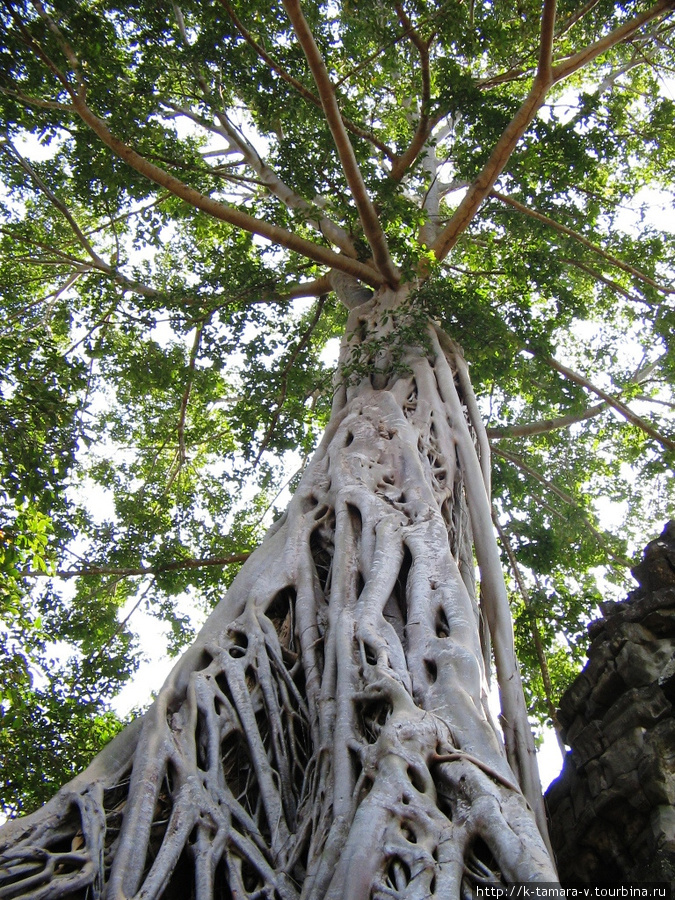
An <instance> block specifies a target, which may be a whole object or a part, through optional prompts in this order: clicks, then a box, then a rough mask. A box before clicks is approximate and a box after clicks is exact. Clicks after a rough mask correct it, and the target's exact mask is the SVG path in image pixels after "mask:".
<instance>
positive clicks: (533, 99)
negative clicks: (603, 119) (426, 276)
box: [431, 0, 555, 260]
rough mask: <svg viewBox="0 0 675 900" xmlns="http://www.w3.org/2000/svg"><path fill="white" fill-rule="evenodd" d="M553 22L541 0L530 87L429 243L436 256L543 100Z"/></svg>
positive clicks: (551, 5) (469, 215) (548, 0)
mask: <svg viewBox="0 0 675 900" xmlns="http://www.w3.org/2000/svg"><path fill="white" fill-rule="evenodd" d="M554 24H555V0H544V9H543V12H542V17H541V32H540V41H539V48H540V49H539V65H538V67H537V73H536V75H535V77H534V81H533V82H532V87H531V88H530V91H529V93H528V95H527V97H526V98H525V100H524V101H523V103H522V104H521V106H520V109H519V110H518V112H517V113H516V114H515V116H514V117H513V119H511V121H510V122H509V124H508V125H507V126H506V128H505V129H504V131H503V133H502V136H501V137H500V138H499V140H498V141H497V143H496V144H495V146H494V149H493V151H492V153H491V154H490V158H489V159H488V161H487V163H486V164H485V165H484V166H483V169H482V171H481V172H480V174H479V175H478V177H477V178H476V179H475V181H474V182H473V184H472V185H471V187H470V188H469V190H468V191H467V192H466V194H465V195H464V198H463V199H462V201H461V203H460V204H459V206H458V207H457V209H456V210H455V212H454V214H453V215H452V217H451V219H450V221H449V222H448V224H447V225H446V227H445V228H444V229H443V231H442V232H441V234H440V235H439V236H438V238H437V239H436V241H435V242H434V244H433V245H432V248H431V249H432V250H433V252H434V254H435V256H436V259H438V260H442V259H444V258H445V257H446V256H447V255H448V253H449V252H450V251H451V250H452V248H453V247H454V246H455V244H456V243H457V241H458V240H459V237H460V235H461V234H462V233H463V232H464V231H465V230H466V229H467V228H468V227H469V225H470V224H471V222H472V221H473V218H474V216H475V215H476V213H477V212H478V209H479V207H480V206H481V204H482V203H483V201H484V200H485V198H486V197H487V196H488V194H489V193H490V191H491V190H492V188H493V187H494V184H495V182H496V181H497V179H498V178H499V176H500V174H501V173H502V171H503V169H504V166H505V165H506V163H507V162H508V161H509V159H510V157H511V154H512V153H513V151H514V150H515V148H516V144H517V143H518V141H519V140H520V139H521V137H522V136H523V135H524V134H525V131H526V130H527V127H528V126H529V124H530V122H531V121H532V120H533V119H534V117H535V115H536V113H537V110H538V109H539V107H540V106H541V105H542V103H543V102H544V98H545V97H546V94H547V93H548V90H549V88H550V87H551V85H552V84H553V80H554V79H553V70H552V66H551V52H552V40H553V27H554Z"/></svg>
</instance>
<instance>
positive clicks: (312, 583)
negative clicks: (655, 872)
mask: <svg viewBox="0 0 675 900" xmlns="http://www.w3.org/2000/svg"><path fill="white" fill-rule="evenodd" d="M368 309H369V307H368V304H366V305H365V306H363V307H359V308H357V309H356V310H354V311H352V314H351V315H352V320H353V321H352V322H351V325H350V326H349V327H348V333H349V334H350V335H351V342H352V343H351V345H350V344H349V343H346V344H345V347H346V350H343V353H346V352H353V344H354V342H355V341H358V340H359V338H358V335H359V334H363V333H364V328H363V327H361V330H360V331H359V327H358V326H359V325H361V326H363V323H364V321H366V320H367V317H368V315H369V311H368ZM429 334H430V337H429V348H430V349H428V351H427V350H425V351H424V352H420V351H415V352H414V351H413V350H411V352H410V354H409V359H408V361H407V363H406V366H405V367H401V366H399V367H398V371H396V372H393V371H392V372H390V373H389V374H387V372H386V367H381V372H384V374H380V376H379V377H378V378H375V377H369V378H366V377H364V378H362V379H361V380H360V381H358V382H353V383H350V384H346V385H344V384H343V386H342V387H341V388H340V389H339V390H338V391H337V393H336V400H335V405H334V411H333V416H332V419H331V423H330V425H329V427H328V431H327V433H326V435H325V437H324V440H323V442H322V443H321V445H320V447H319V448H318V450H317V452H316V454H315V456H314V458H313V460H312V462H311V463H310V464H309V466H308V467H307V469H306V471H305V474H304V476H303V478H302V481H301V484H300V486H299V487H298V489H297V491H296V493H295V495H294V496H293V499H292V501H291V503H290V506H289V508H288V510H287V512H286V514H285V515H284V517H283V518H282V519H281V520H280V521H279V522H278V523H277V524H276V525H275V526H273V528H272V529H271V530H270V532H269V533H268V535H267V537H266V538H265V540H264V542H263V544H262V545H261V547H260V548H259V549H258V550H257V551H256V552H255V553H254V554H253V556H252V557H251V558H250V559H249V560H248V562H247V563H246V565H245V566H244V567H243V569H242V571H241V573H240V575H239V576H238V577H237V579H236V580H235V582H234V584H233V586H232V587H231V589H230V591H229V592H228V594H227V596H226V597H225V598H224V599H223V600H222V602H221V603H220V605H219V606H218V607H217V608H216V610H215V611H214V612H213V614H212V615H211V617H210V618H209V620H208V621H207V623H206V625H205V626H204V628H203V630H202V632H201V634H200V636H199V637H198V638H197V641H196V643H195V644H194V646H193V647H192V648H191V649H190V650H189V651H188V652H187V653H186V654H185V656H184V657H183V658H182V659H181V661H180V662H179V663H178V664H177V666H176V668H175V669H174V671H173V672H172V674H171V675H170V677H169V679H168V681H167V682H166V684H165V685H164V687H163V688H162V690H161V692H160V694H159V696H158V698H157V700H156V702H155V703H154V705H153V706H152V707H151V709H150V710H149V712H148V713H147V714H146V715H145V716H144V717H143V719H140V720H138V721H137V722H136V723H134V725H132V726H130V727H129V728H127V729H126V731H124V732H122V734H121V735H119V736H118V737H117V738H116V739H115V740H114V741H113V742H112V744H110V745H109V746H108V747H107V748H106V749H105V750H104V751H103V753H101V754H100V755H99V756H98V757H97V758H96V759H95V760H94V762H93V763H92V765H91V766H90V767H89V768H88V769H87V770H86V771H85V772H83V773H82V774H81V775H78V776H77V777H76V778H75V779H74V780H73V781H71V782H70V783H69V784H68V785H66V786H65V787H64V788H62V789H61V791H60V792H59V793H58V794H57V795H56V796H55V797H54V798H53V799H52V800H51V801H50V802H49V803H48V804H47V805H46V806H45V807H43V809H41V810H39V811H38V812H36V813H34V814H32V815H31V816H28V817H27V818H25V819H22V820H17V821H15V822H11V823H9V824H8V825H6V826H5V828H4V829H3V830H2V833H1V840H0V853H1V856H0V897H1V898H3V900H4V898H17V900H18V898H31V900H52V898H54V900H55V898H62V897H73V898H75V897H77V898H92V900H94V898H99V897H105V898H108V900H121V898H138V900H141V898H143V900H152V898H192V897H194V898H198V900H211V898H223V900H230V898H232V900H234V898H237V900H239V898H246V900H263V898H265V900H298V898H303V900H319V898H322V900H323V898H326V900H328V898H330V900H333V898H335V900H337V898H341V900H389V898H401V900H403V898H406V900H408V898H409V900H413V898H419V900H421V898H428V897H438V898H443V900H449V898H456V897H468V896H471V895H474V894H475V893H476V888H477V887H480V886H484V885H488V884H499V883H508V882H513V881H537V880H538V881H549V882H550V881H555V879H556V876H555V872H554V869H553V867H552V864H551V862H550V859H549V855H548V852H547V850H546V847H545V844H544V841H543V839H542V837H541V836H540V833H539V829H538V827H537V823H536V817H537V815H540V810H539V809H536V810H535V811H534V812H533V809H532V807H533V806H535V804H536V803H537V795H538V783H537V780H536V771H534V770H533V768H532V752H533V748H532V746H531V736H530V737H528V735H529V729H528V726H527V721H526V717H525V710H524V703H523V701H522V691H521V690H520V683H519V680H518V676H517V668H516V666H515V659H514V656H513V644H512V637H511V631H510V624H509V620H508V611H507V610H506V609H505V605H506V595H505V592H504V589H503V583H502V585H501V587H500V585H499V578H500V576H498V575H497V574H495V554H496V552H497V551H496V545H495V547H494V550H493V549H492V545H493V544H494V538H493V537H492V533H491V532H492V530H491V526H490V509H489V500H488V493H489V484H488V481H489V479H488V476H487V470H488V465H487V460H486V458H485V457H486V451H485V441H484V440H483V438H482V433H481V430H480V429H481V426H480V424H479V422H478V417H477V414H476V406H475V399H474V398H473V394H472V393H471V388H470V384H469V380H468V374H467V371H466V367H465V364H464V362H463V360H462V358H461V354H460V353H459V351H458V350H457V348H455V347H454V346H453V345H452V343H451V342H450V341H449V340H448V339H447V338H445V337H444V336H442V335H440V334H439V333H438V331H437V330H436V329H434V328H433V327H431V328H430V332H429ZM403 368H405V371H402V369H403ZM474 552H475V555H476V559H477V560H478V563H479V566H480V572H481V609H480V610H479V606H478V604H477V603H476V600H475V586H474V574H473V573H474ZM498 564H499V560H498V556H497V557H496V566H497V568H499V565H498ZM483 621H485V622H487V625H488V626H489V632H490V634H491V637H492V644H493V652H494V658H495V662H496V668H497V675H498V679H499V683H500V690H501V699H502V712H503V721H504V724H503V727H504V732H503V737H502V735H501V734H500V732H499V731H498V730H497V729H496V728H495V725H494V724H493V722H492V719H491V716H490V712H489V710H488V707H487V689H486V677H485V659H486V657H487V659H488V661H489V657H490V655H491V654H490V650H489V638H488V637H487V630H488V629H486V628H483V627H482V622H483ZM526 798H527V799H526ZM528 801H529V802H528Z"/></svg>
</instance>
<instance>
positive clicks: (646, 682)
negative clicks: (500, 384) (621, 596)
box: [546, 521, 675, 884]
mask: <svg viewBox="0 0 675 900" xmlns="http://www.w3.org/2000/svg"><path fill="white" fill-rule="evenodd" d="M632 571H633V575H634V576H635V578H636V579H637V581H638V583H639V587H638V588H637V589H636V590H635V591H633V592H632V593H630V594H629V595H628V597H627V598H626V600H625V601H623V602H619V603H616V602H608V603H603V604H601V610H602V613H603V616H602V618H600V619H598V620H596V621H595V622H593V623H592V624H591V625H590V626H589V629H588V631H589V636H590V638H591V645H590V648H589V651H588V657H589V659H588V663H587V665H586V667H585V668H584V670H583V672H582V673H581V674H580V675H579V676H578V677H577V679H576V680H575V681H574V682H573V683H572V685H571V686H570V688H569V689H568V690H567V692H566V693H565V695H564V696H563V698H562V701H561V703H560V712H559V721H560V724H561V726H562V728H563V736H564V739H565V742H566V743H567V744H568V745H569V746H570V747H571V750H570V751H569V752H568V754H567V757H566V759H565V764H564V766H563V771H562V773H561V775H560V776H559V777H558V778H557V779H556V781H554V782H553V784H552V785H551V786H550V788H549V789H548V791H547V793H546V803H547V807H548V812H549V816H550V821H551V840H552V843H553V847H554V850H555V852H556V856H557V863H558V869H559V872H560V877H561V881H562V883H563V884H565V883H571V882H608V881H615V882H636V881H670V882H671V883H675V709H674V706H675V521H671V522H669V523H668V524H667V525H666V527H665V529H664V531H663V533H662V534H661V536H660V537H659V538H657V539H656V540H654V541H651V542H650V543H649V544H648V545H647V547H646V549H645V552H644V558H643V561H642V562H641V563H640V564H639V565H638V566H636V567H635V568H634V569H633V570H632Z"/></svg>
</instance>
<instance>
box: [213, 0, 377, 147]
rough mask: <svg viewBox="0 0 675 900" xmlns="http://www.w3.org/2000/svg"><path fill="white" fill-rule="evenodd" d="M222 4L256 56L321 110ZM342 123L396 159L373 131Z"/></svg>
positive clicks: (317, 99) (225, 3)
mask: <svg viewBox="0 0 675 900" xmlns="http://www.w3.org/2000/svg"><path fill="white" fill-rule="evenodd" d="M220 4H221V5H222V6H223V7H224V8H225V10H226V11H227V14H228V15H229V17H230V18H231V19H232V22H233V24H234V26H235V27H236V29H237V31H238V32H239V33H240V34H241V36H242V37H243V38H244V40H245V41H246V43H247V44H248V45H249V46H250V47H252V48H253V50H255V52H256V54H257V55H258V56H259V57H260V59H261V60H262V61H263V62H264V63H266V64H267V65H268V66H269V68H270V69H271V70H272V71H273V72H276V74H277V75H278V76H279V78H281V79H282V80H283V81H285V82H286V83H287V84H290V85H291V87H293V88H294V89H295V90H296V91H297V92H298V93H299V94H300V96H301V97H304V99H305V100H307V101H309V102H310V103H311V104H312V105H313V106H316V107H318V109H321V108H322V106H321V98H320V97H318V96H317V95H316V94H315V93H314V92H313V91H310V90H309V88H307V87H305V85H304V84H303V83H302V82H301V81H298V80H297V78H294V77H293V76H292V75H291V74H290V73H289V72H287V71H286V69H284V68H283V66H281V65H280V64H279V63H278V62H277V61H276V60H274V59H273V58H272V57H271V56H270V55H269V53H267V51H266V50H265V48H264V47H263V46H262V45H261V44H259V43H258V41H256V40H255V38H254V37H253V36H252V35H251V33H250V32H249V31H248V30H247V29H246V27H245V26H244V24H243V23H242V21H241V20H240V19H239V17H238V16H237V14H236V12H235V11H234V9H233V8H232V5H231V4H230V3H229V2H228V0H220ZM341 118H342V122H343V124H344V126H345V128H346V129H347V131H349V132H350V133H351V134H353V135H354V136H355V137H359V138H363V139H364V140H366V141H368V143H370V144H372V145H373V147H375V148H376V149H377V150H379V151H380V153H381V154H382V155H383V156H384V157H386V158H387V159H389V160H392V159H393V158H394V154H393V153H392V151H391V150H390V149H389V147H388V146H387V145H386V144H385V143H384V141H381V140H380V139H379V138H378V137H377V135H375V134H373V133H372V132H371V131H367V130H366V129H365V128H361V126H360V125H357V124H356V123H355V122H352V121H351V119H348V118H346V117H345V116H342V115H341Z"/></svg>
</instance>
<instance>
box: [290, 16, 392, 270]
mask: <svg viewBox="0 0 675 900" xmlns="http://www.w3.org/2000/svg"><path fill="white" fill-rule="evenodd" d="M284 9H285V10H286V12H287V13H288V17H289V19H290V20H291V24H292V25H293V29H294V30H295V34H296V36H297V38H298V42H299V43H300V46H301V47H302V50H303V52H304V54H305V57H306V58H307V63H308V65H309V68H310V71H311V73H312V77H313V78H314V81H315V82H316V86H317V88H318V90H319V97H320V98H321V105H322V107H323V111H324V113H325V116H326V121H327V122H328V127H329V128H330V130H331V134H332V135H333V140H334V141H335V146H336V149H337V151H338V156H339V157H340V162H341V163H342V169H343V171H344V173H345V177H346V179H347V184H348V185H349V189H350V190H351V192H352V196H353V198H354V202H355V204H356V208H357V210H358V212H359V218H360V220H361V224H362V226H363V230H364V233H365V236H366V239H367V241H368V243H369V245H370V249H371V250H372V252H373V260H374V262H375V265H376V266H377V268H378V270H379V271H380V272H381V273H382V275H383V276H384V279H385V280H386V282H387V283H388V284H390V285H392V286H396V285H397V284H398V282H399V277H400V276H399V273H398V272H397V270H396V267H395V266H394V264H393V262H392V260H391V256H390V254H389V247H388V246H387V239H386V237H385V235H384V232H383V231H382V226H381V224H380V220H379V217H378V215H377V211H376V210H375V207H374V206H373V203H372V201H371V199H370V197H369V196H368V191H367V190H366V185H365V183H364V181H363V177H362V175H361V171H360V169H359V165H358V162H357V161H356V156H355V154H354V149H353V147H352V145H351V143H350V141H349V137H348V135H347V131H346V129H345V126H344V123H343V121H342V116H341V114H340V109H339V107H338V103H337V99H336V97H335V91H334V90H333V85H332V84H331V81H330V77H329V75H328V70H327V69H326V65H325V63H324V61H323V57H322V56H321V53H320V52H319V48H318V47H317V45H316V42H315V40H314V36H313V35H312V32H311V31H310V28H309V26H308V24H307V21H306V19H305V17H304V15H303V13H302V9H301V7H300V3H299V0H284Z"/></svg>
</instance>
